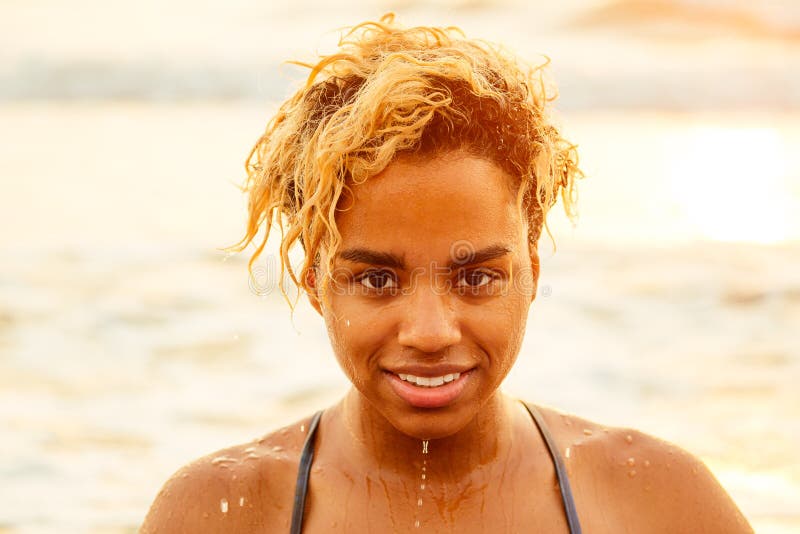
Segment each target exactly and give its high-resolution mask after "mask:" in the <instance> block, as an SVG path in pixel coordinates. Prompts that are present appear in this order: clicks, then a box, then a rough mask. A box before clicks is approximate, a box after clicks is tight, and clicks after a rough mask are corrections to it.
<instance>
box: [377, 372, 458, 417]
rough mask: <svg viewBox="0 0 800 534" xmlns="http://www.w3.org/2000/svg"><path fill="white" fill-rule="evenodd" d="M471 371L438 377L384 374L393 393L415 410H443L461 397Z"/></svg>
mask: <svg viewBox="0 0 800 534" xmlns="http://www.w3.org/2000/svg"><path fill="white" fill-rule="evenodd" d="M472 371H473V369H470V370H468V371H460V372H456V373H447V374H443V375H439V376H417V375H412V374H408V373H394V372H391V371H388V372H386V374H385V375H384V376H386V378H387V379H388V380H389V384H390V385H391V387H392V390H393V391H394V393H395V394H396V395H397V396H398V397H400V398H401V399H402V400H403V401H405V402H406V403H408V404H409V405H411V406H414V407H416V408H443V407H445V406H448V405H450V404H452V403H454V402H456V400H457V399H458V398H459V397H460V396H461V394H462V393H463V392H464V389H465V388H466V387H467V383H468V382H470V379H471V378H472V375H473V374H474V373H473V372H472Z"/></svg>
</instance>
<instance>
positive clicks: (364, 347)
mask: <svg viewBox="0 0 800 534" xmlns="http://www.w3.org/2000/svg"><path fill="white" fill-rule="evenodd" d="M331 304H332V305H331V308H329V309H328V310H326V311H325V313H324V317H325V325H326V327H327V330H328V337H329V338H330V341H331V347H332V348H333V351H334V354H335V355H336V358H337V360H338V361H339V365H340V366H341V367H342V369H343V370H344V371H345V373H346V374H347V375H348V376H349V377H350V379H351V380H352V381H353V383H354V384H356V385H358V383H360V382H362V381H364V380H366V379H367V376H365V371H368V370H369V368H370V366H371V365H372V363H373V360H374V357H375V355H376V354H377V353H378V351H379V350H380V348H381V346H384V345H385V344H386V343H387V335H388V334H387V332H388V330H389V329H388V328H387V325H385V324H383V322H385V321H382V319H383V318H384V317H386V315H387V314H381V313H374V312H372V313H368V312H365V311H364V310H360V309H357V308H358V306H353V303H352V302H349V301H342V300H335V301H334V302H332V303H331Z"/></svg>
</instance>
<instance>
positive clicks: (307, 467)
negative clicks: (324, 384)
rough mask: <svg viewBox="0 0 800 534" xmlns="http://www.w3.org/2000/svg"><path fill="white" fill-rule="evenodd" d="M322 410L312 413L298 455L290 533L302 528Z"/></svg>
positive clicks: (295, 532) (296, 533)
mask: <svg viewBox="0 0 800 534" xmlns="http://www.w3.org/2000/svg"><path fill="white" fill-rule="evenodd" d="M321 416H322V411H319V412H317V413H315V414H314V417H312V418H311V423H309V425H308V435H307V436H306V442H305V443H304V444H303V452H302V454H301V455H300V467H299V468H298V469H297V483H296V484H295V487H294V509H293V510H292V528H291V531H290V532H291V534H300V533H301V532H302V530H303V514H304V513H305V510H306V493H307V491H308V475H309V474H310V473H311V461H312V460H313V459H314V435H315V434H316V433H317V425H318V424H319V418H320V417H321Z"/></svg>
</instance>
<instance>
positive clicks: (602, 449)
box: [540, 407, 753, 534]
mask: <svg viewBox="0 0 800 534" xmlns="http://www.w3.org/2000/svg"><path fill="white" fill-rule="evenodd" d="M540 411H541V412H542V415H543V417H544V418H545V421H546V423H547V425H548V428H549V429H550V432H551V433H552V434H553V437H554V439H555V441H556V442H557V443H558V445H559V449H560V452H561V454H562V457H565V461H566V463H567V469H568V471H569V477H570V482H571V484H572V489H573V491H574V493H575V500H576V505H577V508H578V512H579V514H580V516H581V520H582V521H584V520H586V523H587V525H588V524H594V523H598V522H604V523H606V524H620V525H626V526H627V528H629V529H630V531H631V532H664V533H668V532H670V533H672V532H699V533H709V534H711V533H720V534H722V533H726V534H737V533H752V532H753V530H752V528H751V527H750V526H749V524H748V523H747V520H746V519H745V518H744V516H743V515H742V513H741V512H740V510H739V509H738V508H737V506H736V504H735V503H734V502H733V500H732V499H731V498H730V496H729V495H728V494H727V493H726V491H725V490H724V489H723V488H722V486H721V485H720V483H719V482H718V481H717V479H716V478H715V477H714V475H713V474H712V473H711V471H710V470H709V469H708V467H706V465H705V464H703V462H702V461H700V460H699V459H698V458H697V457H696V456H694V455H692V454H691V453H689V452H688V451H686V450H684V449H682V448H680V447H678V446H677V445H674V444H672V443H669V442H667V441H664V440H661V439H659V438H656V437H654V436H651V435H649V434H645V433H643V432H640V431H638V430H634V429H630V428H615V427H606V426H603V425H601V424H598V423H595V422H592V421H589V420H586V419H582V418H580V417H576V416H574V415H569V414H564V413H560V412H558V411H556V410H553V409H550V408H544V407H541V408H540ZM585 516H586V517H585ZM635 526H638V528H636V527H635ZM593 530H595V529H593ZM601 530H602V529H601Z"/></svg>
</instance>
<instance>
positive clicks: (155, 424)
mask: <svg viewBox="0 0 800 534" xmlns="http://www.w3.org/2000/svg"><path fill="white" fill-rule="evenodd" d="M387 11H394V12H396V13H397V15H398V19H399V21H400V22H401V23H403V24H405V25H415V24H436V25H451V24H452V25H458V26H460V27H462V28H463V29H464V30H465V31H466V32H467V34H468V35H470V36H478V37H483V38H485V39H488V40H491V41H497V42H501V43H503V44H505V45H507V46H508V47H509V48H511V49H513V50H515V51H517V52H518V53H519V54H520V55H522V56H524V57H527V58H529V59H531V60H532V61H537V60H538V59H537V58H540V54H546V55H547V56H549V57H550V58H551V59H552V64H551V67H550V74H551V76H552V78H553V79H554V80H555V82H556V83H557V84H558V87H559V93H560V98H559V99H558V101H557V102H556V109H557V112H558V116H559V121H560V123H561V125H562V126H563V128H564V132H565V133H566V136H567V137H568V138H569V139H571V140H573V141H575V142H576V143H578V145H579V150H580V154H581V165H582V167H583V169H584V171H585V172H586V174H587V178H586V180H584V181H583V182H582V183H581V184H580V210H581V217H580V220H579V221H578V224H577V226H575V227H573V226H571V225H570V224H569V223H567V222H566V220H565V218H564V217H563V216H559V215H555V216H554V217H553V222H552V230H553V234H554V237H555V241H556V246H557V251H556V252H555V253H554V252H553V244H552V243H551V241H550V240H549V239H548V238H547V237H545V238H543V240H542V242H541V244H540V251H541V255H542V261H543V265H542V278H541V281H540V294H539V297H538V298H537V300H536V301H535V303H534V305H533V309H532V313H531V318H530V324H529V326H528V334H527V338H526V343H525V345H524V347H523V350H522V353H521V355H520V358H519V361H518V364H517V366H516V368H515V369H514V371H513V373H512V375H511V376H510V377H509V378H508V380H507V382H506V385H505V387H506V389H507V390H508V391H510V392H512V393H514V394H516V395H519V396H520V397H524V398H526V399H528V400H531V401H534V402H539V403H544V404H548V405H552V406H555V407H557V408H560V409H562V410H565V411H570V412H574V413H577V414H579V415H582V416H584V417H588V418H593V419H596V420H598V421H601V422H604V423H607V424H617V425H629V426H634V427H639V428H641V429H643V430H645V431H648V432H651V433H654V434H656V435H659V436H661V437H664V438H666V439H669V440H672V441H674V442H676V443H678V444H679V445H681V446H683V447H685V448H687V449H688V450H690V451H692V452H694V453H695V454H698V455H699V456H700V457H701V458H703V460H705V461H706V462H707V463H708V464H709V466H710V467H711V468H712V470H713V471H714V473H715V474H716V476H717V477H718V478H719V479H720V480H721V482H722V483H723V485H724V486H725V487H726V488H727V490H728V491H729V492H730V493H731V494H732V495H733V497H734V499H735V500H736V501H737V503H738V504H739V506H740V507H741V508H742V510H743V511H744V513H745V514H746V515H747V517H748V518H749V519H750V521H751V522H752V524H753V525H754V527H755V528H756V531H757V532H759V533H765V534H778V533H781V534H788V533H790V532H794V533H796V532H800V461H799V460H798V458H797V448H798V445H800V388H798V386H797V383H798V381H799V379H800V3H798V2H796V1H794V0H784V1H780V0H773V1H770V0H765V1H762V2H750V1H744V0H653V1H644V0H608V1H600V0H587V1H575V0H567V1H562V2H558V3H556V2H548V3H546V4H545V3H536V2H523V1H521V0H440V1H436V2H416V1H413V0H394V1H388V0H379V1H375V2H367V1H366V0H343V1H340V2H336V3H327V2H323V1H321V0H296V1H294V2H291V3H283V2H281V3H278V2H252V1H247V0H233V1H228V2H189V1H186V0H172V1H159V2H156V1H153V0H143V1H141V2H136V3H132V2H129V3H119V2H100V1H98V0H78V1H75V2H58V1H55V0H25V1H22V0H6V1H5V2H3V3H2V4H0V20H2V21H3V22H2V28H3V30H2V32H0V140H1V141H2V142H1V143H0V221H2V224H0V494H2V498H0V533H12V532H13V533H29V532H30V533H34V532H36V533H38V532H53V533H66V532H91V533H123V532H125V533H128V532H135V531H136V529H137V528H138V525H139V524H140V522H141V520H142V519H143V517H144V515H145V513H146V511H147V508H148V506H149V504H150V502H151V501H152V499H153V497H154V496H155V495H156V493H157V491H158V489H159V487H160V486H161V484H162V483H163V482H164V481H165V480H166V478H167V477H168V476H169V475H170V474H171V473H172V472H174V471H175V470H176V469H177V468H178V467H179V466H181V465H183V464H184V463H186V462H187V461H189V460H191V459H193V458H195V457H197V456H200V455H203V454H206V453H209V452H211V451H214V450H216V449H218V448H221V447H223V446H226V445H230V444H233V443H237V442H242V441H246V440H249V439H251V438H254V437H256V436H259V435H261V434H264V433H267V432H268V431H270V430H271V429H275V428H277V427H278V426H279V425H283V424H287V423H289V422H291V421H293V420H296V419H298V418H299V417H302V416H304V415H306V414H309V413H310V412H312V411H313V410H315V409H318V408H320V407H324V406H326V405H328V404H329V403H331V402H333V401H334V400H335V399H337V398H338V396H340V395H341V394H342V393H343V392H344V391H345V389H346V387H347V382H346V380H345V378H344V377H343V375H342V373H341V372H340V371H339V369H338V367H337V366H336V363H335V361H334V358H333V356H332V355H331V351H330V348H329V346H328V341H327V337H326V333H325V330H324V326H323V325H322V322H321V321H320V320H318V319H317V317H316V316H315V315H314V314H313V312H311V311H310V307H309V306H307V305H305V303H301V305H300V307H299V308H298V310H297V312H296V313H295V316H294V321H292V320H291V319H290V315H289V310H288V307H287V306H286V304H285V302H284V301H283V300H282V297H281V295H280V292H279V291H278V290H277V286H276V285H275V283H274V282H275V268H276V266H277V263H276V261H275V256H274V253H273V254H271V255H268V257H267V258H266V259H265V260H262V261H261V262H260V269H261V270H260V271H259V272H261V273H262V274H263V275H264V279H263V280H262V281H261V284H262V286H263V284H264V283H265V282H266V283H270V281H271V283H272V286H271V287H270V289H271V290H270V291H266V292H262V293H264V294H261V295H256V294H255V292H254V291H252V289H251V286H252V284H251V283H249V280H248V275H247V269H246V262H247V258H248V254H246V253H244V254H240V255H235V256H228V255H226V254H225V253H223V252H222V251H220V250H219V249H220V248H221V247H224V246H226V245H230V244H233V243H234V242H236V241H237V240H238V239H239V238H240V237H241V235H242V231H243V224H244V221H245V211H244V210H245V199H244V197H243V196H242V195H241V193H240V192H239V191H238V190H237V188H236V184H238V183H240V182H241V180H242V179H243V177H244V170H243V162H244V158H245V156H246V155H247V153H248V152H249V149H250V147H251V146H252V144H253V143H254V142H255V141H256V139H257V138H258V136H259V135H260V133H261V131H262V130H263V128H264V126H265V124H266V121H267V120H268V118H269V117H270V114H271V112H272V111H274V109H275V106H276V103H277V102H278V101H280V100H281V99H282V98H285V97H286V96H288V95H289V94H290V92H291V91H292V89H293V88H294V87H296V86H297V84H298V83H299V80H300V79H301V77H302V72H301V71H299V70H298V69H297V68H295V67H291V66H287V65H282V62H283V61H284V60H286V59H311V58H313V55H314V53H316V52H318V51H319V52H326V51H330V50H331V49H332V47H333V46H334V45H335V43H336V40H337V38H338V35H339V33H338V31H337V28H342V27H345V26H348V25H352V24H354V23H357V22H360V21H362V20H366V19H377V18H378V17H379V16H380V15H381V14H383V13H385V12H387ZM554 213H555V212H554ZM262 289H263V287H262Z"/></svg>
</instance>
